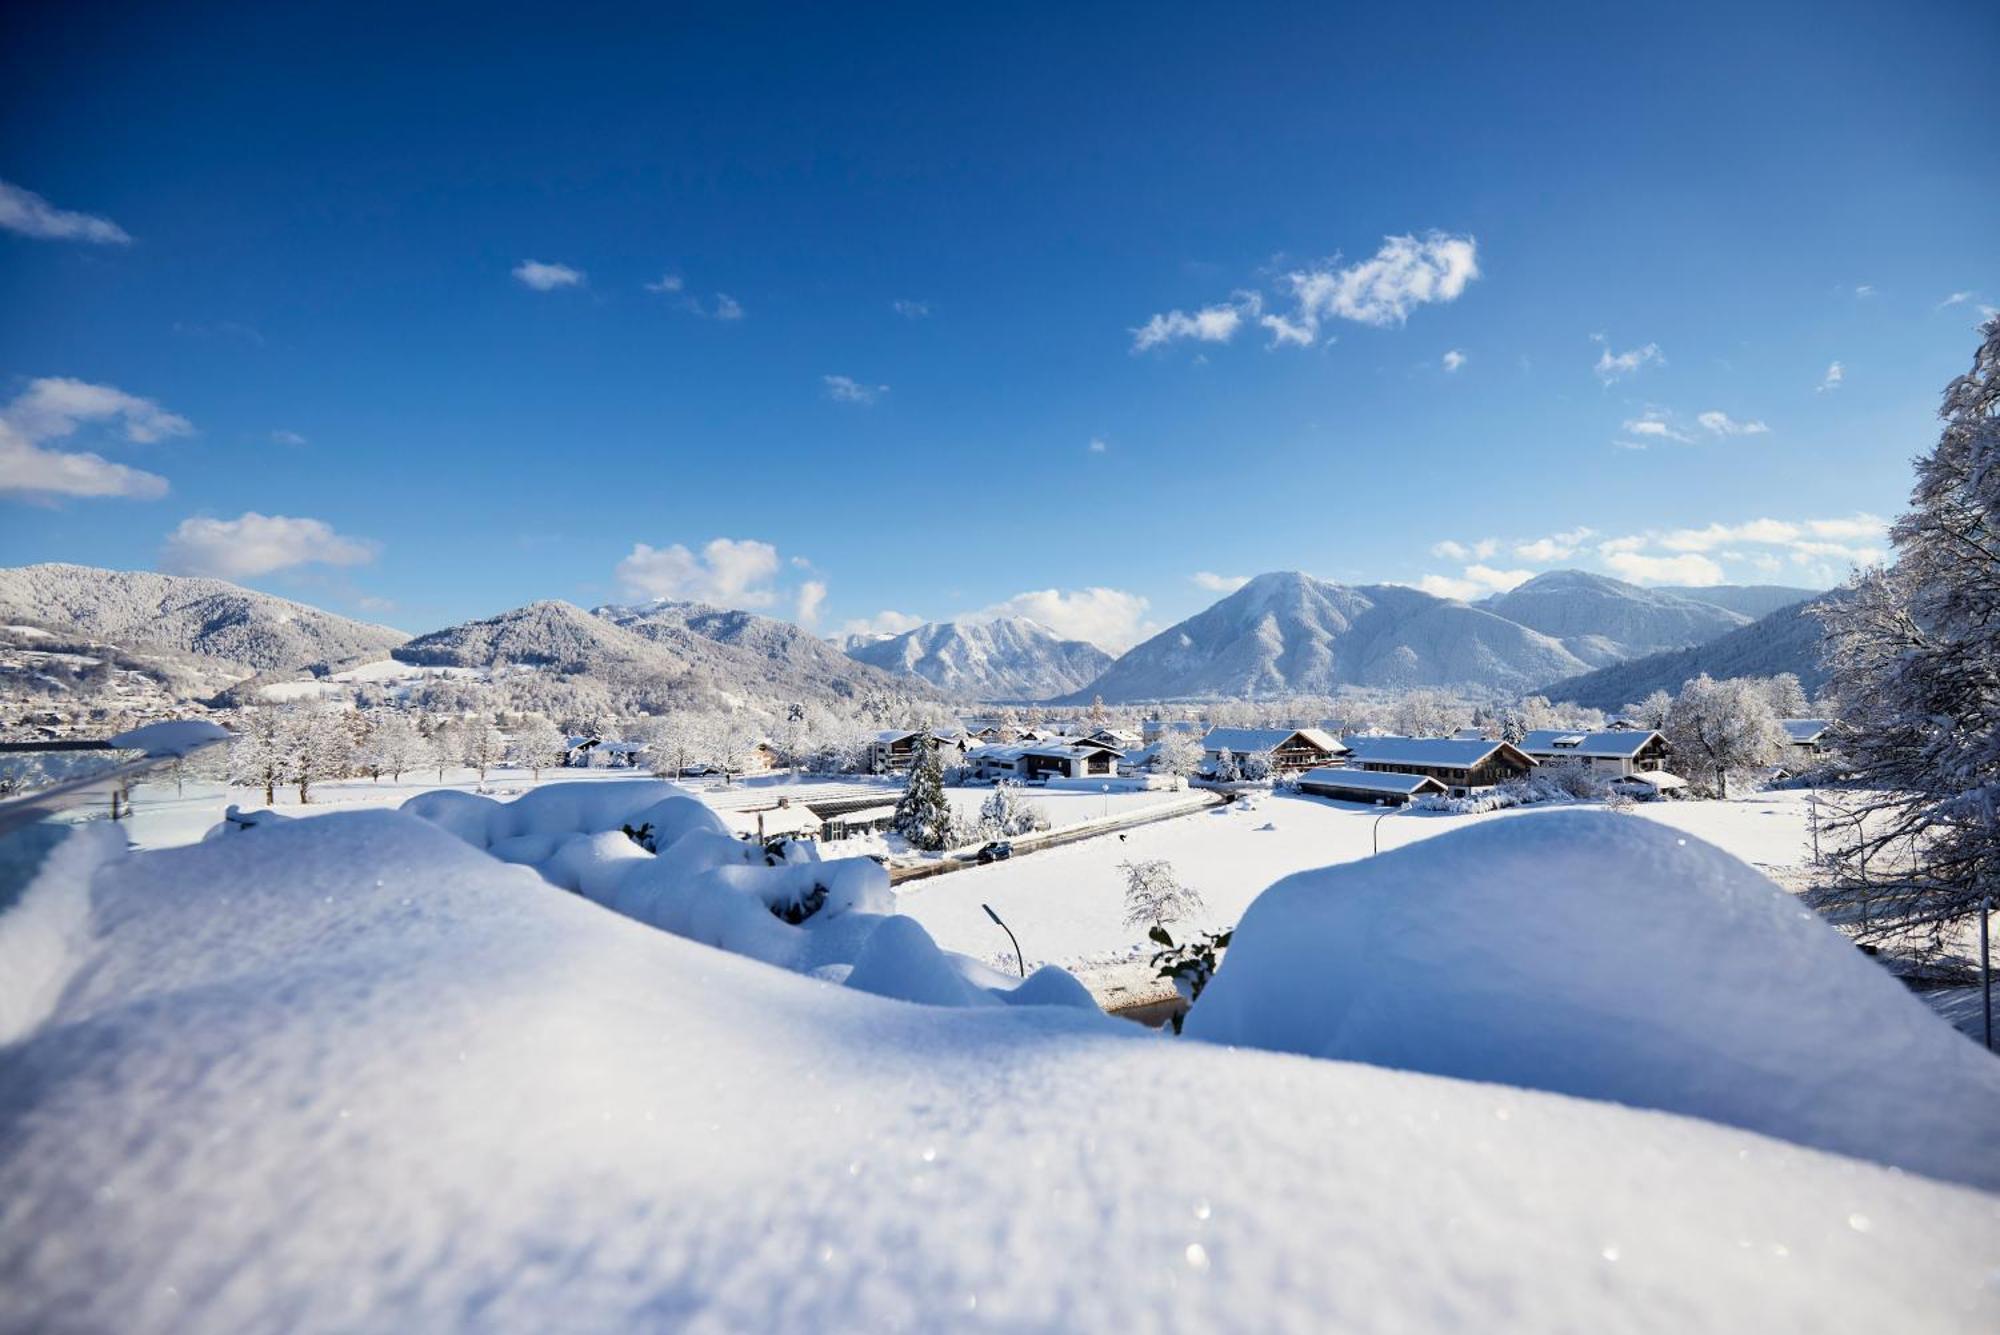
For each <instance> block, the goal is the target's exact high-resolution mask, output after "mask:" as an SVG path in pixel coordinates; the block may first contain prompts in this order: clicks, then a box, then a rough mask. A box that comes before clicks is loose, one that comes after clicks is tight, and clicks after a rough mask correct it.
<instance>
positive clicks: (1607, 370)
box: [1591, 334, 1667, 385]
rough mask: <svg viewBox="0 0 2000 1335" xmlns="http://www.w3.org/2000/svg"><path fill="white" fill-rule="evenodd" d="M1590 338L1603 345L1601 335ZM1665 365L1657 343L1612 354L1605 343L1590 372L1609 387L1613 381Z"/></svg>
mask: <svg viewBox="0 0 2000 1335" xmlns="http://www.w3.org/2000/svg"><path fill="white" fill-rule="evenodd" d="M1591 337H1592V338H1594V339H1595V340H1596V341H1597V342H1599V343H1604V336H1603V335H1602V334H1593V335H1591ZM1666 364H1667V358H1666V354H1665V353H1663V352H1661V351H1660V345H1659V344H1657V343H1647V344H1645V345H1644V346H1642V347H1637V348H1628V349H1626V350H1625V351H1624V352H1619V353H1614V352H1612V351H1611V346H1610V345H1609V344H1608V343H1606V344H1605V346H1604V349H1603V351H1601V352H1599V353H1598V354H1597V364H1596V365H1595V366H1593V367H1592V368H1591V370H1593V371H1594V372H1596V374H1597V378H1598V379H1599V380H1602V381H1603V382H1604V383H1605V384H1607V385H1609V384H1611V383H1613V382H1614V381H1618V380H1623V379H1624V378H1625V377H1626V376H1628V375H1637V374H1638V373H1639V372H1640V371H1642V370H1644V369H1645V368H1646V367H1648V366H1665V365H1666Z"/></svg>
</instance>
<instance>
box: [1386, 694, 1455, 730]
mask: <svg viewBox="0 0 2000 1335" xmlns="http://www.w3.org/2000/svg"><path fill="white" fill-rule="evenodd" d="M1471 722H1472V710H1471V708H1470V707H1469V706H1468V705H1466V703H1465V702H1464V701H1462V700H1460V699H1459V698H1458V697H1457V696H1454V695H1449V694H1447V693H1446V692H1444V691H1432V690H1419V691H1405V692H1403V696H1402V698H1401V699H1399V700H1398V701H1396V709H1395V713H1394V716H1393V722H1392V724H1391V726H1392V727H1393V728H1394V729H1395V730H1396V731H1397V732H1399V733H1401V734H1402V735H1403V736H1405V737H1449V736H1451V734H1452V733H1454V732H1456V731H1458V730H1459V729H1460V728H1463V727H1466V726H1468V725H1469V724H1470V723H1471Z"/></svg>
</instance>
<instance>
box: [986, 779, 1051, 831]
mask: <svg viewBox="0 0 2000 1335" xmlns="http://www.w3.org/2000/svg"><path fill="white" fill-rule="evenodd" d="M1051 824H1053V822H1051V821H1050V819H1049V815H1048V813H1047V812H1046V811H1044V810H1042V808H1041V807H1040V806H1038V805H1036V804H1035V803H1033V802H1030V801H1028V800H1026V799H1025V798H1023V797H1022V796H1021V792H1020V790H1019V789H1018V788H1016V787H1014V785H1013V784H1011V783H1004V782H1003V783H1000V784H996V785H995V786H994V789H993V791H992V792H991V793H989V794H988V795H987V798H986V800H985V801H984V802H982V803H980V805H979V825H978V829H977V831H976V835H977V837H978V838H981V839H1013V838H1016V837H1018V836H1020V835H1024V834H1032V833H1034V832H1035V831H1037V830H1046V829H1048V828H1049V827H1050V826H1051Z"/></svg>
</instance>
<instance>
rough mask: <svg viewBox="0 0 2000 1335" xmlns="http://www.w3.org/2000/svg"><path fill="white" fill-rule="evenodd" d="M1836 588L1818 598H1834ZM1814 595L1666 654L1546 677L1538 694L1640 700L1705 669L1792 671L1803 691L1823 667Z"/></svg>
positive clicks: (1814, 684)
mask: <svg viewBox="0 0 2000 1335" xmlns="http://www.w3.org/2000/svg"><path fill="white" fill-rule="evenodd" d="M1839 596H1840V593H1839V591H1838V590H1836V591H1835V592H1833V593H1831V594H1824V595H1820V597H1821V598H1837V597H1839ZM1816 601H1817V599H1816V600H1813V601H1807V602H1799V603H1793V604H1791V605H1790V606H1789V607H1781V608H1779V609H1778V610H1777V611H1775V612H1773V613H1771V614H1770V615H1769V616H1766V617H1762V618H1759V619H1758V620H1756V621H1753V622H1751V623H1750V624H1749V625H1747V626H1742V627H1739V628H1737V629H1736V630H1732V631H1730V632H1729V633H1728V634H1727V635H1723V636H1720V637H1718V638H1716V639H1713V640H1710V641H1709V642H1708V643H1706V644H1699V645H1695V646H1694V647H1692V648H1688V649H1674V650H1670V651H1668V652H1666V653H1659V654H1648V655H1647V656H1646V657H1644V658H1635V659H1632V660H1631V661H1629V662H1624V663H1614V664H1612V665H1611V666H1610V667H1605V668H1599V669H1598V670H1597V671H1595V672H1587V673H1584V674H1582V675H1579V676H1574V677H1567V678H1564V679H1563V680H1561V681H1556V682H1551V683H1550V684H1549V685H1548V686H1546V687H1545V688H1543V690H1542V692H1541V693H1542V694H1544V695H1546V696H1548V697H1549V698H1550V699H1551V700H1573V701H1575V702H1576V703H1577V704H1580V705H1589V706H1591V707H1592V708H1596V709H1618V708H1620V707H1622V706H1624V705H1628V704H1631V703H1632V702H1634V701H1636V700H1643V699H1644V698H1645V697H1646V696H1648V695H1651V694H1652V693H1653V692H1654V691H1666V692H1667V693H1668V694H1672V693H1674V692H1676V691H1678V690H1680V688H1681V684H1682V683H1683V682H1685V681H1687V679H1688V678H1690V677H1697V676H1700V675H1701V674H1702V673H1704V672H1706V673H1707V674H1708V675H1709V676H1711V677H1716V678H1718V679H1719V678H1723V677H1770V676H1775V675H1777V674H1778V673H1780V672H1793V673H1797V674H1798V678H1799V682H1800V684H1801V685H1803V686H1804V687H1805V688H1806V690H1807V691H1808V692H1811V691H1817V690H1818V689H1819V688H1820V687H1821V686H1823V685H1825V684H1826V668H1825V666H1824V665H1823V664H1822V663H1821V661H1820V645H1821V640H1822V635H1821V629H1820V623H1819V619H1818V618H1817V617H1815V616H1814V615H1813V613H1812V608H1813V607H1814V606H1815V604H1816Z"/></svg>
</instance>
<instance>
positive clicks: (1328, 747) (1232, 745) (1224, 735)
mask: <svg viewBox="0 0 2000 1335" xmlns="http://www.w3.org/2000/svg"><path fill="white" fill-rule="evenodd" d="M1294 737H1300V738H1303V739H1305V741H1306V742H1307V744H1309V745H1311V746H1316V747H1318V748H1319V749H1320V750H1322V751H1324V752H1326V753H1327V754H1328V755H1335V756H1337V755H1341V754H1343V753H1344V752H1345V751H1346V750H1347V748H1346V747H1344V746H1342V745H1341V744H1340V739H1339V738H1337V737H1335V736H1334V735H1333V734H1332V733H1329V732H1323V731H1321V730H1320V729H1318V728H1210V729H1209V731H1208V735H1207V736H1206V737H1203V738H1202V739H1201V745H1202V749H1203V750H1204V751H1224V750H1227V751H1233V752H1235V753H1237V754H1238V755H1258V754H1261V753H1262V752H1265V751H1275V750H1277V749H1278V748H1279V747H1281V746H1283V745H1284V744H1285V743H1286V742H1288V741H1290V740H1291V739H1292V738H1294Z"/></svg>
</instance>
